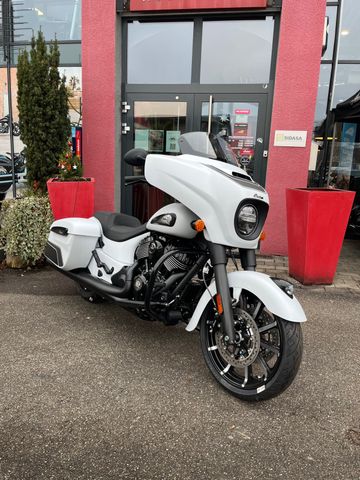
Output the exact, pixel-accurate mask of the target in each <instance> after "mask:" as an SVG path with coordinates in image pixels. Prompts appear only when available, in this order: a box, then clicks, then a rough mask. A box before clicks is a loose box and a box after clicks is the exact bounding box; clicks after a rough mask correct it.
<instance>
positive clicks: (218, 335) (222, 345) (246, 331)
mask: <svg viewBox="0 0 360 480" xmlns="http://www.w3.org/2000/svg"><path fill="white" fill-rule="evenodd" d="M234 327H235V334H236V344H235V351H234V353H233V352H231V351H229V350H228V346H227V344H226V342H225V340H224V337H225V334H224V333H222V332H221V331H220V330H218V331H217V332H215V342H216V345H217V347H218V349H219V353H220V355H221V356H222V358H223V359H224V360H225V361H226V362H227V363H229V364H230V365H232V366H233V367H242V368H244V367H248V366H249V365H251V364H252V363H253V362H254V361H255V360H256V357H257V356H258V354H259V351H260V333H259V329H258V326H257V325H256V322H255V320H254V319H253V317H252V316H251V315H250V314H249V313H247V312H245V311H244V310H240V309H236V313H235V314H234Z"/></svg>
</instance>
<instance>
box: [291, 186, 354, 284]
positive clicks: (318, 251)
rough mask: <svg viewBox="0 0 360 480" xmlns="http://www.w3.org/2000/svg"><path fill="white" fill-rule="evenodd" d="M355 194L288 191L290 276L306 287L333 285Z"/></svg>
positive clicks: (324, 191)
mask: <svg viewBox="0 0 360 480" xmlns="http://www.w3.org/2000/svg"><path fill="white" fill-rule="evenodd" d="M354 197H355V192H349V191H345V190H335V189H326V188H323V189H321V188H313V189H312V188H296V189H295V188H294V189H287V191H286V204H287V229H288V247H289V248H288V251H289V274H290V275H291V276H292V277H294V278H296V279H297V280H299V281H300V282H302V283H303V284H305V285H313V284H325V285H329V284H331V283H332V282H333V280H334V276H335V273H336V267H337V263H338V260H339V256H340V251H341V247H342V244H343V240H344V235H345V230H346V226H347V223H348V220H349V215H350V211H351V206H352V204H353V201H354Z"/></svg>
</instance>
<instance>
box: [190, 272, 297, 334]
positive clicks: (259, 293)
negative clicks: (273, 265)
mask: <svg viewBox="0 0 360 480" xmlns="http://www.w3.org/2000/svg"><path fill="white" fill-rule="evenodd" d="M228 281H229V287H230V288H232V289H233V297H234V298H237V299H238V298H239V297H240V294H241V290H243V289H244V290H247V291H249V292H251V293H253V294H254V295H255V296H256V297H258V298H259V299H260V300H261V301H262V302H263V304H264V305H265V307H266V308H267V309H268V310H269V311H270V312H271V313H273V314H274V315H276V316H278V317H280V318H283V319H284V320H288V321H289V322H296V323H301V322H306V316H305V313H304V310H303V309H302V307H301V305H300V303H299V302H298V300H297V299H296V298H295V297H293V298H290V297H289V296H288V295H287V294H286V293H285V292H284V291H283V290H281V288H280V287H278V286H277V285H276V283H275V282H274V281H273V280H271V278H270V277H269V276H268V275H265V274H264V273H259V272H249V271H241V272H230V273H228ZM215 294H216V285H215V281H212V282H211V284H210V285H209V291H208V290H205V292H204V293H203V294H202V296H201V298H200V300H199V302H198V304H197V306H196V308H195V311H194V313H193V316H192V317H191V320H190V322H189V324H188V325H187V327H186V330H187V331H188V332H192V331H193V330H195V328H196V327H197V324H198V323H199V320H200V318H201V315H202V313H203V311H204V310H205V308H206V307H207V305H208V303H209V301H210V295H211V297H213V296H214V295H215Z"/></svg>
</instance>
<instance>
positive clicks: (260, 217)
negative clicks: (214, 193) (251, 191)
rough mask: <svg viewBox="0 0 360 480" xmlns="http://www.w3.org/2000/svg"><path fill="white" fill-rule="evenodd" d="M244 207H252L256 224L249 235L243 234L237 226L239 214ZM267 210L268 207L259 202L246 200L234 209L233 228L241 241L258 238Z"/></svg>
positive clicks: (250, 199)
mask: <svg viewBox="0 0 360 480" xmlns="http://www.w3.org/2000/svg"><path fill="white" fill-rule="evenodd" d="M245 207H252V208H253V209H254V210H255V211H256V215H257V218H256V223H255V224H254V227H253V228H252V230H251V231H250V232H249V233H243V232H242V231H241V230H240V226H239V214H240V212H241V210H242V209H243V208H245ZM268 210H269V205H268V204H267V203H265V202H262V201H261V200H256V199H252V198H249V199H246V200H243V201H242V202H241V203H240V204H239V206H238V207H237V209H236V212H235V217H234V227H235V231H236V233H237V235H238V236H239V237H240V238H242V239H243V240H255V239H256V238H258V237H259V236H260V233H261V230H262V228H263V226H264V223H265V220H266V216H267V213H268Z"/></svg>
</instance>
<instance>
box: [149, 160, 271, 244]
mask: <svg viewBox="0 0 360 480" xmlns="http://www.w3.org/2000/svg"><path fill="white" fill-rule="evenodd" d="M145 177H146V180H147V181H148V182H149V183H150V184H151V185H154V186H155V187H157V188H160V189H161V190H163V191H164V192H166V193H168V194H169V195H171V196H172V197H174V198H175V199H176V200H178V201H179V202H181V203H182V204H184V205H185V206H186V207H187V208H188V209H190V210H191V211H192V212H194V213H195V214H196V215H197V216H198V217H199V218H201V219H202V220H203V221H204V222H205V226H206V229H205V231H204V234H205V238H206V239H207V240H209V241H211V242H212V243H217V244H220V245H228V246H231V247H238V248H247V249H255V248H256V247H257V244H258V238H256V239H254V240H243V239H242V238H240V237H239V236H238V235H237V233H236V230H235V225H234V217H235V213H236V209H237V208H238V206H239V204H240V202H242V201H243V200H245V199H249V200H250V199H256V200H257V201H261V202H264V203H265V204H268V203H269V198H268V194H267V193H266V191H265V190H264V189H263V188H262V187H261V186H260V185H258V184H257V183H255V182H253V181H252V180H251V178H250V177H249V176H248V175H247V174H246V172H244V171H243V170H242V169H241V168H238V167H236V166H234V165H230V164H227V163H224V162H221V161H217V160H209V159H207V158H204V157H198V156H194V155H179V156H169V155H168V156H167V155H157V154H150V155H148V156H147V157H146V162H145Z"/></svg>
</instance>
